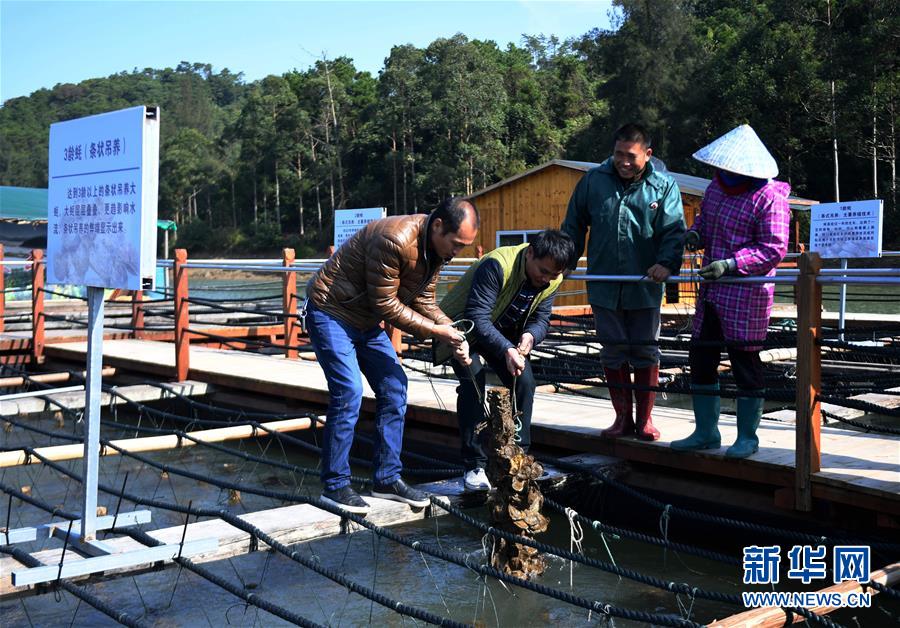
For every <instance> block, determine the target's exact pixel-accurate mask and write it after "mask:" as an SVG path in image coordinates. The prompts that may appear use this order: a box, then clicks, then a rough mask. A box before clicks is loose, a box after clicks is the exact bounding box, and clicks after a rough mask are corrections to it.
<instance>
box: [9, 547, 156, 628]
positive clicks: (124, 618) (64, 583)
mask: <svg viewBox="0 0 900 628" xmlns="http://www.w3.org/2000/svg"><path fill="white" fill-rule="evenodd" d="M0 553H3V554H6V555H7V556H12V557H13V558H15V559H16V560H17V561H19V562H20V563H22V564H23V565H25V566H26V567H42V566H44V563H42V562H41V561H39V560H38V559H36V558H34V557H33V556H32V555H31V554H29V553H28V552H26V551H24V550H22V549H19V548H18V547H13V546H9V545H0ZM54 584H55V586H60V587H62V588H63V589H65V590H66V591H68V592H69V593H71V594H72V595H74V596H75V597H77V598H78V599H79V600H81V601H82V602H85V603H86V604H88V605H89V606H91V607H93V608H95V609H97V610H98V611H100V612H101V613H103V614H104V615H106V616H107V617H109V618H110V619H112V620H114V621H117V622H119V623H120V624H122V625H123V626H134V627H135V628H149V627H150V626H152V625H153V624H150V623H147V622H145V621H142V620H141V619H139V618H137V617H132V616H131V615H129V614H128V613H125V612H122V611H119V610H116V609H115V608H113V606H111V605H110V604H107V603H106V602H104V601H103V600H101V599H100V598H99V597H97V596H96V595H94V594H92V593H89V592H88V591H87V590H85V589H84V587H80V586H78V585H77V584H73V583H71V582H69V581H68V580H57V581H56V582H55V583H54Z"/></svg>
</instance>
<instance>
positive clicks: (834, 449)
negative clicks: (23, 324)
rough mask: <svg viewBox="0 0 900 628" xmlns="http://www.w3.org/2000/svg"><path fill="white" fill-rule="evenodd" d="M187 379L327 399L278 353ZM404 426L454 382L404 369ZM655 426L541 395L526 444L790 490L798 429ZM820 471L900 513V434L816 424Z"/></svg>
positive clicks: (875, 507)
mask: <svg viewBox="0 0 900 628" xmlns="http://www.w3.org/2000/svg"><path fill="white" fill-rule="evenodd" d="M86 347H87V345H86V343H83V342H75V343H71V342H70V343H65V344H59V345H48V346H47V348H46V353H47V356H48V357H50V358H58V359H64V360H68V361H75V362H83V361H84V359H85V352H86ZM104 364H105V365H108V366H115V367H121V368H125V369H131V370H135V371H139V372H145V373H152V374H154V375H158V376H162V377H170V376H171V374H172V373H173V372H174V368H175V351H174V347H173V345H171V344H168V343H162V342H154V341H146V340H111V341H107V342H104ZM190 364H191V368H190V372H189V374H188V377H189V378H190V379H192V380H197V381H203V382H208V383H210V384H214V385H218V386H224V387H233V388H236V389H240V390H245V391H252V392H257V393H263V394H268V395H274V396H279V397H283V398H284V397H287V398H293V399H297V400H302V401H306V402H312V403H318V404H326V403H327V401H328V392H327V387H326V382H325V377H324V374H323V373H322V370H321V368H320V367H319V366H318V364H316V363H315V362H308V361H301V360H285V359H284V358H282V357H280V356H271V355H258V354H251V353H241V352H236V351H228V350H221V349H210V348H203V347H192V348H191V360H190ZM409 380H410V385H409V400H408V412H407V418H408V424H407V425H408V426H409V427H408V429H415V424H416V423H419V422H421V423H427V424H431V425H435V426H443V427H449V428H455V427H456V416H455V410H456V391H455V389H456V382H455V381H450V380H442V379H437V378H433V379H430V380H429V378H427V377H425V376H424V375H417V374H410V376H409ZM373 399H374V396H373V393H372V391H371V389H370V388H369V387H368V386H365V401H364V410H367V411H371V410H373V409H374V404H373ZM653 416H654V422H655V424H656V425H657V427H658V428H659V430H660V432H661V433H662V439H661V440H660V441H658V442H655V443H645V442H641V441H638V440H636V439H633V438H626V439H619V440H616V441H606V440H602V439H601V438H600V430H601V429H602V428H603V427H606V426H608V425H610V424H611V423H612V421H613V418H614V412H613V409H612V406H611V404H610V402H609V401H606V400H603V399H592V398H586V397H579V396H571V395H563V394H559V393H537V394H536V397H535V407H534V416H533V419H532V441H533V442H534V443H535V444H543V445H549V446H554V447H560V448H564V449H567V450H569V451H576V452H585V453H599V454H604V455H611V456H615V457H617V458H621V459H624V460H630V461H636V462H642V463H650V464H654V465H658V466H662V467H668V468H673V469H680V470H683V471H686V472H698V473H702V474H708V475H713V476H719V477H724V478H736V479H742V480H749V481H753V482H757V483H760V484H763V485H768V486H771V487H773V488H774V489H775V493H776V499H778V497H777V495H778V494H779V489H786V490H782V491H781V493H780V494H782V495H787V494H789V493H790V491H792V487H793V484H794V449H795V448H794V442H795V432H794V425H793V423H791V422H775V421H763V424H762V425H761V426H760V429H759V432H758V434H759V438H760V451H759V452H758V453H757V454H755V455H754V456H753V457H751V458H749V459H746V460H729V459H726V458H725V457H724V453H725V447H723V448H722V449H720V450H718V451H710V452H696V453H679V452H675V451H672V450H671V449H670V448H669V446H668V444H669V442H670V441H672V440H675V439H678V438H683V437H685V436H687V435H688V434H690V433H691V431H692V429H693V413H692V412H691V411H690V410H681V409H676V408H665V407H657V408H656V409H655V410H654V414H653ZM719 428H720V431H721V432H722V441H723V443H724V444H726V445H728V444H731V443H732V442H733V441H734V439H735V437H736V426H735V421H734V417H732V416H728V415H723V416H722V419H721V420H720V423H719ZM821 448H822V465H821V466H822V468H821V471H820V472H818V473H816V474H815V475H814V476H813V496H814V497H816V498H819V499H825V500H828V501H833V502H838V503H844V504H850V505H854V506H858V507H860V508H864V509H868V510H872V511H874V512H880V513H888V514H891V515H894V516H898V515H900V438H898V437H893V436H887V435H881V434H864V433H862V432H855V431H849V430H845V429H839V428H834V427H828V426H823V427H822V440H821Z"/></svg>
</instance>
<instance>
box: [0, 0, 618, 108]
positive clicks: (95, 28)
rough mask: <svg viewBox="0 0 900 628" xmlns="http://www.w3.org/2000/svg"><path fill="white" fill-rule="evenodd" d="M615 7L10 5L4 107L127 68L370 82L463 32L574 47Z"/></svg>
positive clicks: (1, 12) (4, 30)
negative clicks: (337, 75) (354, 73)
mask: <svg viewBox="0 0 900 628" xmlns="http://www.w3.org/2000/svg"><path fill="white" fill-rule="evenodd" d="M609 9H610V0H582V1H569V0H558V1H555V2H548V1H530V2H513V1H503V2H477V1H468V2H431V1H423V0H419V1H405V2H400V1H394V2H312V1H310V2H299V1H285V2H246V1H244V2H224V1H221V0H220V1H214V2H213V1H208V2H175V1H171V2H129V1H126V0H120V1H118V2H78V1H71V2H43V1H39V0H31V1H26V2H13V1H8V0H0V102H3V101H5V100H7V99H9V98H13V97H16V96H25V95H28V94H30V93H31V92H33V91H35V90H37V89H40V88H42V87H48V88H49V87H53V86H54V85H56V84H57V83H77V82H78V81H81V80H84V79H88V78H94V77H102V76H108V75H110V74H114V73H116V72H121V71H131V70H133V69H134V68H138V69H143V68H146V67H153V68H163V67H175V66H176V65H178V63H179V62H180V61H189V62H192V63H193V62H198V63H211V64H212V65H213V68H214V69H215V70H220V69H222V68H225V67H227V68H228V69H229V70H231V71H232V72H239V71H242V72H244V76H245V78H246V79H247V80H256V79H259V78H262V77H264V76H266V75H268V74H281V73H282V72H286V71H289V70H291V69H293V68H297V69H305V68H307V67H309V66H310V65H311V64H312V62H313V61H314V60H315V58H317V57H320V56H321V55H322V53H323V52H325V53H326V54H327V55H328V56H329V57H337V56H341V55H346V56H349V57H352V58H353V59H354V61H355V63H356V66H357V67H358V68H359V69H361V70H369V71H370V72H372V73H373V74H376V73H377V72H378V70H379V69H380V68H381V67H382V65H383V62H384V58H385V57H386V56H387V55H388V54H389V52H390V49H391V46H393V45H398V44H405V43H411V44H414V45H416V46H426V45H427V44H429V43H430V42H431V41H433V40H434V39H436V38H438V37H448V36H451V35H453V34H455V33H457V32H462V33H464V34H466V35H467V36H468V37H470V38H472V39H492V40H494V41H496V42H497V43H498V44H499V45H500V46H501V47H505V46H506V44H507V43H509V42H515V43H520V41H521V36H522V34H523V33H528V34H541V33H543V34H546V35H551V34H553V35H556V36H558V37H560V38H561V39H566V38H569V37H574V36H579V35H582V34H584V33H586V32H587V31H588V30H590V29H591V28H594V27H600V28H605V27H607V26H608V24H609V19H608V11H609Z"/></svg>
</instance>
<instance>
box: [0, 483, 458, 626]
mask: <svg viewBox="0 0 900 628" xmlns="http://www.w3.org/2000/svg"><path fill="white" fill-rule="evenodd" d="M54 466H55V465H54ZM58 470H61V469H58ZM66 475H70V474H68V473H66ZM70 477H72V478H73V479H75V480H78V481H80V478H79V477H77V476H75V475H70ZM99 488H101V490H103V491H104V492H106V493H110V494H118V495H119V496H122V497H125V498H126V499H128V500H130V501H132V502H134V503H135V504H137V505H143V506H152V507H155V508H160V509H162V510H169V511H174V512H181V513H183V514H185V515H186V516H192V515H193V516H195V517H217V518H219V519H222V520H223V521H225V522H226V523H228V524H229V525H232V526H234V527H235V528H238V529H239V530H241V531H243V532H246V533H247V534H249V535H250V536H251V538H254V537H255V538H257V539H259V540H261V541H262V542H263V543H265V544H266V545H268V546H270V547H271V548H272V549H273V550H275V551H276V552H278V553H280V554H283V555H284V556H286V557H288V558H290V559H291V560H293V561H294V562H296V563H299V564H301V565H303V566H304V567H307V568H308V569H311V570H313V571H315V572H316V573H318V574H319V575H322V576H324V577H326V578H328V579H329V580H332V581H333V582H337V583H338V584H341V585H343V586H344V587H346V588H348V589H350V590H351V591H354V592H355V593H359V594H360V595H362V596H363V597H366V598H368V599H371V600H372V601H373V602H377V603H378V604H381V605H382V606H385V607H386V608H389V609H391V610H394V611H397V612H398V613H401V614H403V615H408V616H410V617H415V618H416V619H421V620H423V621H427V622H428V623H431V624H437V625H446V626H464V625H466V624H460V623H458V622H454V621H451V620H448V619H445V618H443V617H440V616H438V615H435V614H433V613H430V612H428V611H423V610H421V609H418V608H415V607H412V606H407V605H405V604H403V603H401V602H398V601H396V600H392V599H391V598H388V597H387V596H384V595H382V594H380V593H378V592H377V591H372V590H371V589H369V588H367V587H364V586H362V585H359V584H358V583H356V582H355V581H353V580H350V579H349V578H347V577H346V576H344V575H343V574H340V573H339V572H337V571H334V570H332V569H328V568H327V567H323V566H322V565H320V564H319V562H318V560H316V559H312V558H304V557H303V556H302V555H301V554H300V553H299V552H298V551H296V550H293V549H291V548H290V547H288V546H287V545H285V544H283V543H281V542H280V541H278V540H277V539H275V538H273V537H271V536H270V535H269V534H267V533H266V532H264V531H263V530H261V529H260V528H258V527H256V526H254V525H253V524H251V523H248V522H246V521H244V520H243V519H241V518H240V517H238V516H236V515H234V514H232V513H230V512H228V511H227V510H224V509H212V508H193V507H185V506H180V505H178V504H168V503H166V502H162V501H158V500H153V499H145V498H142V497H140V496H137V495H133V494H130V493H127V492H125V491H124V490H120V491H111V490H109V489H108V488H107V487H102V486H101V487H99ZM0 490H3V491H4V492H6V493H7V494H10V495H13V496H15V497H17V498H18V499H20V500H22V501H24V502H25V503H28V504H31V505H32V506H35V507H37V508H40V509H41V510H44V511H45V512H51V513H52V514H54V515H57V516H60V517H63V518H64V519H72V520H78V519H80V517H79V516H78V515H75V514H72V513H67V512H63V511H60V510H59V509H57V508H53V507H52V506H50V505H49V504H46V503H44V502H41V501H40V500H37V499H35V498H33V497H31V496H29V495H26V494H24V493H22V492H21V491H17V490H16V489H14V488H12V487H9V486H6V485H5V484H2V483H0ZM334 514H340V513H334ZM109 532H115V533H119V534H127V535H129V536H131V537H132V538H134V539H136V540H138V541H139V542H141V543H143V544H144V545H150V546H154V545H164V544H165V543H163V542H162V541H159V540H157V539H155V538H154V537H152V536H150V535H149V534H146V533H144V532H137V533H135V532H136V531H135V530H133V529H132V528H129V527H123V528H118V529H114V530H109ZM181 560H185V561H187V559H186V558H185V559H175V562H178V563H179V564H182V565H184V566H185V567H187V568H188V569H190V570H191V571H195V572H196V573H198V574H199V575H200V576H202V577H203V578H206V579H207V580H210V581H211V582H213V583H214V584H217V585H219V586H220V587H222V588H224V589H226V590H228V591H229V592H231V593H233V594H234V595H237V596H238V597H241V599H244V600H245V601H247V602H248V603H250V604H253V605H254V606H258V607H259V608H262V609H263V610H266V611H268V612H272V613H273V614H275V615H278V616H279V617H282V618H283V619H287V620H288V621H292V622H293V623H297V624H298V625H308V624H304V623H300V622H298V621H294V620H293V619H291V618H290V617H285V616H283V615H282V614H279V613H278V612H273V610H270V608H266V607H265V606H261V605H260V604H258V603H255V602H262V603H265V604H271V603H268V602H266V601H265V600H262V599H261V598H259V597H255V596H254V597H255V601H251V600H250V599H248V598H247V597H245V596H244V593H246V592H245V591H244V590H243V589H240V588H237V587H234V585H231V584H230V583H228V582H227V581H224V580H222V579H221V578H218V577H217V576H215V575H214V574H211V573H210V572H208V571H207V570H205V569H202V568H200V567H197V565H195V564H194V563H192V562H191V561H187V563H183V562H181ZM250 595H252V594H250ZM271 606H272V609H279V608H280V607H277V606H275V605H271ZM281 610H282V611H284V612H285V613H289V611H286V610H285V609H281ZM292 615H293V614H292ZM296 617H298V618H299V617H300V616H299V615H297V616H296ZM300 619H303V618H300ZM304 621H308V620H304Z"/></svg>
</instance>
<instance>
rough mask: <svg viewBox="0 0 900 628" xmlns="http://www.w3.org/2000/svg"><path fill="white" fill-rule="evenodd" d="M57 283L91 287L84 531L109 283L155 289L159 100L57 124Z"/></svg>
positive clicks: (93, 480)
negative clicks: (106, 290)
mask: <svg viewBox="0 0 900 628" xmlns="http://www.w3.org/2000/svg"><path fill="white" fill-rule="evenodd" d="M49 166H50V168H49V170H50V185H49V190H48V203H49V206H48V212H47V214H48V221H47V280H48V283H68V284H76V285H84V286H87V296H88V353H87V382H86V391H85V394H86V398H85V409H86V414H85V416H86V421H85V430H84V432H85V433H84V437H85V438H84V477H83V480H84V482H83V489H84V493H83V501H82V504H83V508H82V522H81V531H80V535H81V538H82V540H84V541H91V540H93V539H94V537H95V535H96V531H97V480H98V476H99V471H100V459H99V458H100V395H101V392H102V379H101V375H100V372H101V369H102V363H103V309H104V308H103V305H104V303H103V297H104V289H105V288H120V289H127V290H142V289H152V287H153V281H154V279H155V274H156V273H155V268H156V213H157V190H158V179H159V109H158V108H156V107H132V108H130V109H123V110H121V111H114V112H111V113H105V114H101V115H96V116H89V117H87V118H79V119H77V120H69V121H67V122H59V123H56V124H53V125H51V127H50V155H49Z"/></svg>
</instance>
